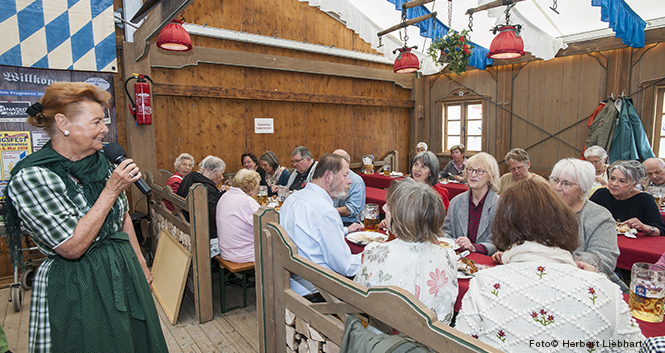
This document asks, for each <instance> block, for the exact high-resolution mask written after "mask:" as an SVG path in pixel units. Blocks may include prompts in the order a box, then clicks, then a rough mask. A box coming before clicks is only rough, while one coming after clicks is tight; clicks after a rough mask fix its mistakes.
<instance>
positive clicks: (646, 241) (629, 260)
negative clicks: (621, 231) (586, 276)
mask: <svg viewBox="0 0 665 353" xmlns="http://www.w3.org/2000/svg"><path fill="white" fill-rule="evenodd" d="M617 242H618V244H619V251H620V253H621V254H620V255H619V258H618V259H617V267H618V268H623V269H624V270H629V271H630V270H631V269H632V267H633V264H634V263H635V262H647V263H651V264H653V263H656V262H658V260H659V259H660V257H661V256H663V253H665V236H657V237H654V236H648V235H644V234H643V233H637V239H630V238H626V237H625V236H623V235H617ZM663 333H664V334H665V331H664V332H663Z"/></svg>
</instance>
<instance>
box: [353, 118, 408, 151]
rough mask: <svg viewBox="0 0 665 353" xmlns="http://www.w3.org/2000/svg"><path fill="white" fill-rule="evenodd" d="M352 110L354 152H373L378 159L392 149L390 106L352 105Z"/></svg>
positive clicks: (392, 135) (393, 132)
mask: <svg viewBox="0 0 665 353" xmlns="http://www.w3.org/2000/svg"><path fill="white" fill-rule="evenodd" d="M353 112H354V120H355V128H354V130H355V134H354V135H355V142H354V145H355V147H356V151H357V152H356V153H359V154H360V155H365V154H373V155H374V157H375V158H377V159H378V158H383V157H384V156H385V155H386V154H387V153H388V152H390V151H392V150H393V148H394V147H393V146H394V145H395V144H394V136H395V126H394V123H395V121H394V119H393V117H392V114H391V109H390V108H373V107H359V106H354V107H353ZM400 152H401V151H400Z"/></svg>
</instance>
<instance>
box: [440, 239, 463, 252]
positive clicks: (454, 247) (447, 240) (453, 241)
mask: <svg viewBox="0 0 665 353" xmlns="http://www.w3.org/2000/svg"><path fill="white" fill-rule="evenodd" d="M439 242H440V243H441V242H444V243H448V245H450V247H451V248H452V249H453V250H457V249H459V248H460V246H459V244H457V243H455V239H453V238H445V237H442V238H439Z"/></svg>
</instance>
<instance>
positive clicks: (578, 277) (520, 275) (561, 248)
mask: <svg viewBox="0 0 665 353" xmlns="http://www.w3.org/2000/svg"><path fill="white" fill-rule="evenodd" d="M494 219H495V221H494V224H493V225H492V237H493V240H494V244H495V245H496V246H497V248H498V249H499V250H504V251H505V252H504V254H503V263H504V265H501V266H496V267H493V268H489V269H485V270H482V271H480V272H478V273H477V274H476V276H475V278H474V279H472V280H471V282H470V284H469V291H468V292H467V293H466V295H465V296H464V298H463V299H462V309H461V310H460V312H459V315H458V316H457V325H456V328H457V329H458V330H460V331H462V332H464V333H467V334H469V335H472V336H474V337H477V338H478V339H479V340H481V341H483V342H485V343H488V344H490V345H492V346H494V347H496V348H498V349H500V350H503V351H506V352H527V351H529V352H532V351H533V352H550V351H552V347H551V346H545V345H539V346H538V345H534V344H533V342H552V339H558V340H559V341H558V342H559V343H561V341H560V340H561V339H564V337H565V340H567V341H569V342H583V343H582V344H586V342H589V341H593V342H596V341H601V342H602V341H605V342H609V341H613V342H616V341H622V342H623V341H626V342H632V343H633V344H635V345H638V343H637V342H638V341H643V340H644V336H643V335H642V333H641V332H640V327H639V325H638V324H637V323H636V322H635V319H633V318H632V317H631V315H630V312H629V309H628V305H627V304H626V303H625V302H624V300H623V296H622V294H621V291H620V290H619V287H617V286H616V285H614V284H613V283H612V282H610V281H609V280H608V279H607V277H605V276H603V275H601V274H599V273H596V272H591V271H585V270H582V269H580V268H578V266H580V267H583V264H576V263H575V262H574V261H573V256H572V254H571V253H572V252H573V251H574V250H575V249H576V248H577V247H578V237H579V235H578V224H577V221H576V217H575V213H574V212H573V210H571V209H570V207H569V206H568V205H567V204H566V203H565V202H564V200H563V199H562V198H561V197H560V196H559V195H557V193H556V192H555V191H554V189H552V187H550V186H549V185H547V184H544V183H540V182H537V181H534V180H524V181H520V182H518V183H517V184H515V185H514V186H512V187H511V188H509V189H508V190H506V191H505V192H504V193H502V194H501V199H500V200H499V205H498V208H497V211H496V216H495V218H494ZM571 220H572V221H571ZM638 349H639V346H638V348H634V349H632V348H629V347H628V348H622V349H620V350H621V351H622V352H630V351H633V352H636V351H637V350H638ZM564 350H566V349H565V348H564ZM568 350H570V351H572V349H568Z"/></svg>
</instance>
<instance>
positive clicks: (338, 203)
mask: <svg viewBox="0 0 665 353" xmlns="http://www.w3.org/2000/svg"><path fill="white" fill-rule="evenodd" d="M333 153H334V154H336V155H338V156H341V157H342V158H344V160H345V161H346V163H349V164H351V157H350V156H349V154H348V153H347V152H346V151H345V150H342V149H338V150H335V152H333ZM349 177H350V178H351V188H350V189H349V195H348V196H347V197H346V198H343V199H337V200H335V204H334V205H335V208H336V209H337V212H339V215H340V216H342V223H344V225H345V226H348V225H351V223H354V222H358V221H359V219H358V214H359V213H360V211H362V210H363V209H365V181H364V180H363V178H361V177H360V175H358V174H356V173H354V172H353V170H349Z"/></svg>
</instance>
